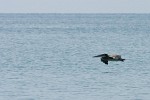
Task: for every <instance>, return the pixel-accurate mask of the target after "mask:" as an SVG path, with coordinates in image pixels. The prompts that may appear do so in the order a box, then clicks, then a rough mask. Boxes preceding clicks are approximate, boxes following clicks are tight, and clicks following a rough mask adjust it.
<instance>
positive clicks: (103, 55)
mask: <svg viewBox="0 0 150 100" xmlns="http://www.w3.org/2000/svg"><path fill="white" fill-rule="evenodd" d="M94 57H108V54H100V55H97V56H94Z"/></svg>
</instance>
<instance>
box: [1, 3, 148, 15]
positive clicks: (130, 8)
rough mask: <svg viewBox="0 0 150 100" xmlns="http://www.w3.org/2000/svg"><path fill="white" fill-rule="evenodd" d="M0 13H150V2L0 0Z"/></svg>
mask: <svg viewBox="0 0 150 100" xmlns="http://www.w3.org/2000/svg"><path fill="white" fill-rule="evenodd" d="M0 13H150V0H0Z"/></svg>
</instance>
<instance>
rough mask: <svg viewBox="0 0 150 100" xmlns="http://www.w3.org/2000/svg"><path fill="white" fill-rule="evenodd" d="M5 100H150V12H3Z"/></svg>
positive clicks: (0, 61)
mask: <svg viewBox="0 0 150 100" xmlns="http://www.w3.org/2000/svg"><path fill="white" fill-rule="evenodd" d="M101 53H109V54H120V55H122V58H125V59H126V60H125V61H124V62H109V64H108V65H105V64H104V63H102V62H101V61H100V59H99V58H93V56H95V55H98V54H101ZM0 100H150V14H0Z"/></svg>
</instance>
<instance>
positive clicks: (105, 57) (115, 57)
mask: <svg viewBox="0 0 150 100" xmlns="http://www.w3.org/2000/svg"><path fill="white" fill-rule="evenodd" d="M94 57H101V61H102V62H103V63H105V64H107V65H108V61H124V60H125V59H122V58H121V56H120V55H108V54H100V55H97V56H94Z"/></svg>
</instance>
